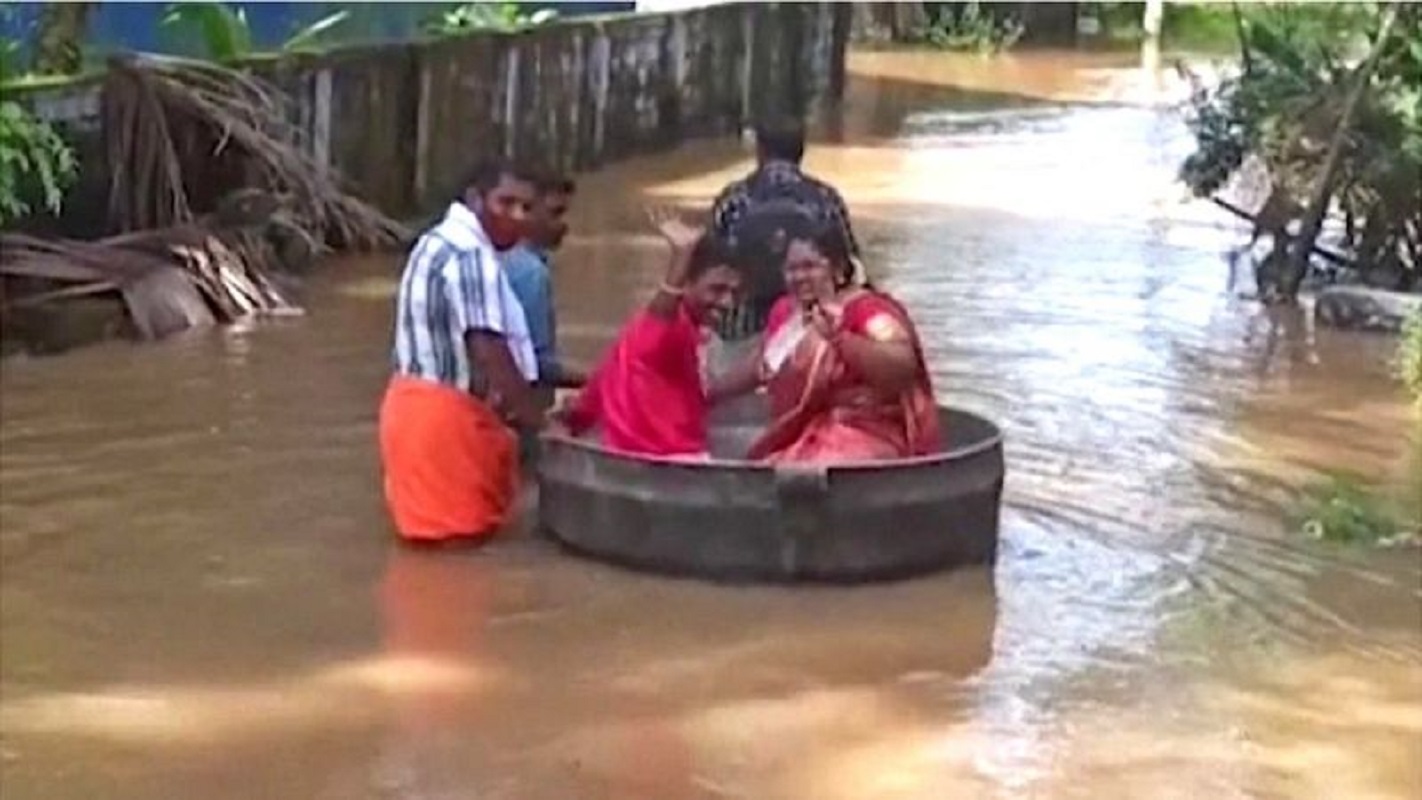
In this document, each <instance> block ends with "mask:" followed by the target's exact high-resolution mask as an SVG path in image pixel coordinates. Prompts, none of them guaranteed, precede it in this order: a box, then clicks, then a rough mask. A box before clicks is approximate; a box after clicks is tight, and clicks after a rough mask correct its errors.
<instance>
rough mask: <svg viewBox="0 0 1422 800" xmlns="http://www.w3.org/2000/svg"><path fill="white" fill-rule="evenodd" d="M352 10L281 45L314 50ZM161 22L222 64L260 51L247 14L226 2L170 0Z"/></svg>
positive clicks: (325, 19)
mask: <svg viewBox="0 0 1422 800" xmlns="http://www.w3.org/2000/svg"><path fill="white" fill-rule="evenodd" d="M349 17H350V12H349V11H345V10H342V11H337V12H335V13H334V14H329V15H327V16H325V17H322V18H321V19H319V20H317V21H315V22H313V23H311V24H310V25H307V26H305V27H303V28H301V29H299V30H297V31H296V32H295V33H293V34H292V35H291V37H290V38H288V39H287V40H286V41H285V42H284V43H283V44H282V45H281V46H280V48H279V49H280V50H281V51H282V52H286V53H294V52H306V51H310V50H314V49H316V48H317V47H319V46H320V45H321V44H323V43H324V40H325V38H326V37H327V35H329V34H330V33H331V32H332V31H334V30H335V29H336V28H337V27H339V26H340V25H341V24H342V23H343V22H345V21H346V19H347V18H349ZM159 24H160V25H161V26H162V27H163V28H164V29H165V30H167V31H169V32H171V33H173V34H174V35H175V36H178V37H181V38H182V39H183V40H184V41H187V42H191V43H195V44H197V45H199V46H200V47H201V55H202V56H203V57H205V58H208V59H211V60H212V61H216V62H218V63H219V64H231V63H233V62H236V61H241V60H242V59H245V58H250V57H252V56H254V55H256V54H257V52H258V51H257V48H256V46H255V45H254V43H253V40H252V27H251V25H250V24H249V23H248V22H247V14H246V12H245V11H243V10H242V9H240V8H237V9H234V8H232V7H231V6H229V5H227V4H226V3H218V2H191V3H171V4H169V5H168V7H167V9H166V10H165V12H164V14H163V18H162V20H161V21H160V22H159Z"/></svg>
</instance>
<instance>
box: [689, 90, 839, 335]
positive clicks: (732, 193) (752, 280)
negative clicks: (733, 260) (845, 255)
mask: <svg viewBox="0 0 1422 800" xmlns="http://www.w3.org/2000/svg"><path fill="white" fill-rule="evenodd" d="M804 157H805V126H804V123H802V122H801V121H800V120H798V119H795V118H793V117H776V118H771V119H767V120H764V121H762V122H760V123H758V124H757V125H756V126H755V158H756V168H755V171H754V172H752V173H751V174H749V175H747V176H746V177H744V178H742V179H740V180H738V181H736V182H734V183H732V184H730V185H729V186H727V187H726V188H725V189H723V190H722V191H721V194H720V196H718V197H717V198H716V202H715V204H713V205H712V207H711V230H712V232H713V233H714V234H716V235H717V236H718V237H719V238H721V239H724V240H726V241H728V242H730V243H731V244H732V246H734V248H735V249H736V252H737V260H738V261H739V262H740V263H741V264H742V265H743V269H744V270H745V272H744V275H745V282H746V290H747V291H746V298H745V301H744V302H742V303H741V304H740V306H739V307H738V308H737V309H736V310H735V311H734V312H733V313H731V314H728V315H727V316H726V318H725V319H724V320H722V322H721V324H720V325H719V326H718V329H717V333H719V334H720V336H721V338H722V339H724V340H726V341H735V340H739V339H745V338H747V337H749V336H752V335H754V334H757V333H759V332H761V330H763V329H764V327H765V315H766V314H767V313H769V311H770V306H771V304H773V303H774V302H775V300H776V299H777V298H779V297H780V295H782V294H784V293H785V284H784V278H783V277H782V275H781V264H782V262H783V261H784V256H785V253H784V246H785V243H784V240H783V237H778V236H776V235H775V234H776V232H777V231H779V230H783V229H784V227H785V226H786V225H788V224H790V223H789V220H790V219H792V218H794V217H797V216H809V217H810V218H812V219H815V220H823V221H828V222H831V223H833V224H834V225H835V227H837V228H838V229H839V230H841V231H842V232H843V233H844V238H845V242H846V244H847V245H848V249H849V253H850V255H851V256H852V257H854V258H855V259H857V258H858V256H859V242H858V241H857V240H856V239H855V238H854V231H853V230H852V229H851V228H850V225H849V211H848V209H846V208H845V205H844V199H843V198H842V197H840V194H839V192H838V191H837V190H835V188H834V187H832V186H830V185H829V184H827V183H825V182H824V181H821V180H819V179H817V178H815V177H813V176H811V175H807V174H806V173H805V172H804V171H803V170H802V169H801V168H800V163H801V162H802V161H803V160H804Z"/></svg>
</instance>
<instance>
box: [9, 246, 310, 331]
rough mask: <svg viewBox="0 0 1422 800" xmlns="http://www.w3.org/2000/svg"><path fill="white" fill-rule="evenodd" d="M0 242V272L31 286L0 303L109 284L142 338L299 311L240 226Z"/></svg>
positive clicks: (47, 298)
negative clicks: (89, 239) (270, 277)
mask: <svg viewBox="0 0 1422 800" xmlns="http://www.w3.org/2000/svg"><path fill="white" fill-rule="evenodd" d="M0 248H3V249H4V251H5V260H4V262H0V279H10V280H18V281H21V282H26V283H27V284H28V285H29V287H30V288H31V290H32V291H30V292H28V293H26V294H24V295H22V296H20V297H17V298H15V299H14V300H9V299H8V298H6V300H5V302H4V304H3V305H0V310H3V309H6V308H9V309H15V308H25V307H32V306H36V305H42V304H44V303H47V302H53V301H56V300H63V299H69V298H73V297H77V296H87V295H93V294H100V293H104V292H108V291H116V292H118V293H119V294H120V295H121V296H122V298H123V303H124V307H125V309H126V310H127V311H128V316H129V318H130V319H131V320H132V322H133V325H134V328H135V329H136V330H137V331H138V333H139V335H140V336H141V337H143V338H145V339H158V338H161V337H163V336H166V335H168V334H170V333H175V332H177V331H179V330H183V329H186V328H191V327H200V326H204V325H211V324H214V323H217V322H233V321H235V320H237V319H241V318H243V317H247V316H251V315H261V314H265V315H287V314H299V313H301V309H299V308H298V307H296V306H295V305H293V304H292V303H291V302H290V301H288V300H287V298H286V297H285V296H284V295H283V294H282V293H281V291H280V290H278V289H277V288H276V287H275V286H273V285H272V284H271V282H270V281H269V280H267V278H266V277H265V276H264V275H263V274H262V272H261V270H260V269H259V268H258V267H257V266H256V264H257V263H258V262H259V260H260V259H261V258H263V251H261V250H254V249H252V247H251V243H250V242H249V241H248V240H247V239H245V238H243V237H242V235H241V232H233V231H224V232H221V233H219V232H216V231H214V230H212V229H210V228H208V227H206V226H204V225H201V224H190V225H184V226H177V227H172V228H164V229H161V230H155V231H143V232H139V233H129V234H121V235H119V236H112V237H109V238H107V239H100V240H98V241H95V242H81V241H74V240H52V239H40V238H37V237H34V236H28V235H26V234H19V233H7V234H0ZM55 284H70V285H68V286H61V287H59V288H55Z"/></svg>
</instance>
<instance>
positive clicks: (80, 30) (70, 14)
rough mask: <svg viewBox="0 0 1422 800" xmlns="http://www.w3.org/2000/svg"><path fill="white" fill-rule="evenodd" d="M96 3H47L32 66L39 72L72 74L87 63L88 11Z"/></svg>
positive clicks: (36, 39) (41, 11)
mask: <svg viewBox="0 0 1422 800" xmlns="http://www.w3.org/2000/svg"><path fill="white" fill-rule="evenodd" d="M96 5H98V4H97V3H45V4H44V8H42V9H41V10H40V17H39V26H38V27H39V29H38V31H37V35H36V37H35V41H36V44H35V56H34V64H33V65H32V69H33V70H34V71H35V72H36V73H38V74H40V75H72V74H74V73H76V72H78V71H79V70H80V68H81V67H83V65H84V51H83V48H84V38H85V36H86V35H87V34H88V32H89V14H90V12H92V11H93V10H94V6H96Z"/></svg>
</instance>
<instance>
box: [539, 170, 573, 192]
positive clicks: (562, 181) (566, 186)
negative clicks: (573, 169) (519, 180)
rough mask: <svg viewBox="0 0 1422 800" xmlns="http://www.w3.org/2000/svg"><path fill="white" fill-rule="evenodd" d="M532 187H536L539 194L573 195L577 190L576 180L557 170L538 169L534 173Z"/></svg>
mask: <svg viewBox="0 0 1422 800" xmlns="http://www.w3.org/2000/svg"><path fill="white" fill-rule="evenodd" d="M533 188H534V189H536V190H537V191H538V193H539V194H540V195H545V194H566V195H573V194H576V193H577V191H578V182H577V181H575V180H573V179H572V178H571V177H569V176H568V175H566V174H564V173H562V172H559V171H557V170H554V169H540V170H537V171H536V172H535V173H534V176H533Z"/></svg>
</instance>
